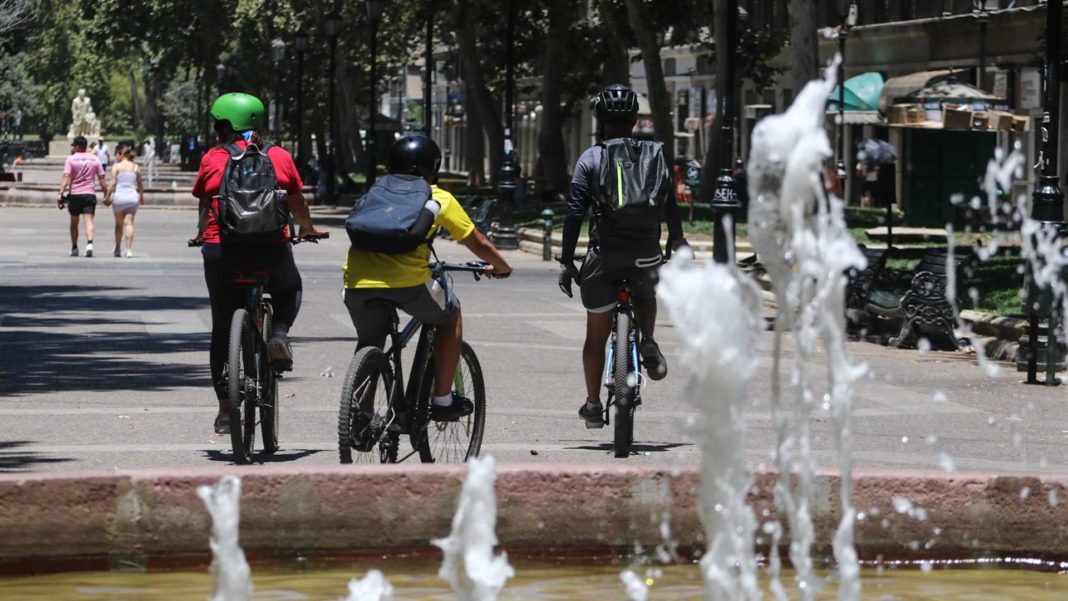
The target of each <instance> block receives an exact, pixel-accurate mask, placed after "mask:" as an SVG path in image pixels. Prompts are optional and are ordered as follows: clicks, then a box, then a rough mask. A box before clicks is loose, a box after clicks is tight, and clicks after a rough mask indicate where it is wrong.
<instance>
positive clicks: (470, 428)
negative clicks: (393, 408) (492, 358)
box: [410, 342, 486, 463]
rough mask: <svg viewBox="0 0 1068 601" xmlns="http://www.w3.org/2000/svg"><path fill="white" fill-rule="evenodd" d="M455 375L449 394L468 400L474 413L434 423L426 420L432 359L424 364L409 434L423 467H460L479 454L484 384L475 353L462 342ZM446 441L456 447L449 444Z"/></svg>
mask: <svg viewBox="0 0 1068 601" xmlns="http://www.w3.org/2000/svg"><path fill="white" fill-rule="evenodd" d="M456 371H457V376H456V378H455V380H454V382H455V383H454V385H453V391H454V392H456V393H457V394H459V395H460V396H464V397H467V398H468V399H470V400H471V402H473V403H474V405H475V410H474V411H473V412H472V413H471V415H468V416H467V417H465V418H462V419H460V420H459V421H455V422H435V421H433V420H431V419H430V401H431V397H432V396H433V391H434V358H433V357H430V358H429V359H428V360H427V363H426V369H425V370H424V371H423V382H422V384H421V385H420V387H419V397H418V399H417V401H416V409H415V414H414V415H413V416H412V427H411V433H410V436H411V437H412V445H413V446H414V447H415V448H416V450H417V451H418V452H419V460H420V461H422V462H423V463H464V462H466V461H467V460H468V459H470V458H471V457H478V455H479V453H480V452H481V450H482V437H483V434H484V433H485V428H486V383H485V381H484V380H483V377H482V366H481V365H480V364H479V362H478V356H477V355H475V349H473V348H471V346H470V345H469V344H467V343H466V342H464V343H462V344H461V346H460V362H459V364H458V365H457V367H456ZM458 388H459V390H457V389H458ZM450 441H455V443H457V444H455V445H452V444H449V443H450Z"/></svg>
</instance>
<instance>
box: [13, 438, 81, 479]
mask: <svg viewBox="0 0 1068 601" xmlns="http://www.w3.org/2000/svg"><path fill="white" fill-rule="evenodd" d="M28 444H30V442H29V441H26V440H8V441H0V472H19V471H24V470H29V469H31V468H32V467H34V466H37V465H42V464H45V463H63V462H66V461H71V459H68V458H65V457H45V456H43V455H41V454H40V453H34V452H32V451H26V450H20V449H19V447H23V446H26V445H28Z"/></svg>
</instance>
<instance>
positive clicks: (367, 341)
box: [342, 134, 512, 421]
mask: <svg viewBox="0 0 1068 601" xmlns="http://www.w3.org/2000/svg"><path fill="white" fill-rule="evenodd" d="M440 168H441V149H439V148H438V145H437V144H435V143H434V141H433V140H431V139H430V138H428V137H426V136H423V135H418V134H415V135H408V136H405V137H403V138H401V139H400V140H398V141H397V142H395V143H394V144H393V146H392V147H391V148H390V149H389V157H388V160H387V169H388V171H389V173H391V174H399V175H416V176H420V177H422V178H423V179H425V180H426V181H427V182H428V183H430V184H431V190H432V194H433V196H432V197H433V199H434V200H435V201H437V203H438V204H439V205H440V206H441V210H440V211H439V212H438V215H437V217H436V218H435V219H434V226H433V227H432V228H431V230H430V236H433V235H434V233H436V232H437V231H438V229H439V228H445V230H446V231H448V232H449V235H451V236H452V238H453V240H456V241H458V242H460V243H461V244H463V245H464V246H466V247H467V248H468V250H470V251H471V252H472V253H474V255H475V256H476V257H478V258H479V259H482V260H483V261H485V262H486V263H488V264H489V265H488V266H487V268H486V276H488V277H492V278H506V277H508V276H509V275H511V273H512V266H511V265H509V264H508V261H507V260H505V258H504V257H503V256H501V253H500V252H499V251H498V250H497V248H496V247H495V246H493V243H492V242H490V241H489V239H487V238H486V237H485V236H484V235H483V234H482V233H481V232H479V231H478V230H476V229H475V225H474V223H472V222H471V218H470V217H468V216H467V212H466V211H464V209H463V207H461V206H460V203H459V202H458V201H457V200H456V197H454V196H453V195H452V194H449V193H448V192H447V191H445V190H442V189H441V188H439V187H438V186H437V185H436V182H437V178H438V170H439V169H440ZM429 261H430V245H429V244H425V245H421V246H419V247H418V248H416V249H415V250H413V251H411V252H408V253H403V254H386V253H378V252H371V251H365V250H360V249H358V248H355V247H350V249H349V254H348V258H347V259H346V261H345V264H344V266H343V267H342V272H343V273H344V278H345V306H346V307H347V308H348V310H349V316H350V317H351V318H352V325H354V326H355V327H356V335H357V336H358V337H359V343H358V345H357V348H363V347H365V346H377V347H379V348H382V347H383V346H384V345H385V343H386V337H387V336H388V335H389V331H390V328H391V327H392V323H393V314H395V311H396V309H397V308H400V309H403V310H404V312H405V313H408V314H409V315H411V316H412V317H414V318H416V319H418V320H419V321H420V322H422V323H426V324H433V325H435V326H437V328H436V331H435V334H434V358H435V361H434V368H435V374H434V376H435V377H434V388H435V390H434V399H433V403H432V405H431V410H430V417H431V418H432V419H434V420H436V421H449V420H455V419H458V418H460V417H464V416H467V415H470V414H471V412H473V411H474V404H473V403H472V402H471V401H470V400H469V399H465V398H463V397H460V396H458V395H456V394H454V393H453V391H452V386H453V374H454V373H455V372H456V365H457V363H458V362H459V360H460V341H461V339H462V336H463V322H462V319H461V316H460V301H459V300H458V299H457V298H456V295H455V294H453V292H452V290H451V289H449V288H448V286H447V285H446V283H445V282H440V281H438V280H434V279H432V278H431V273H430V268H429V267H428V265H427V264H428V262H429Z"/></svg>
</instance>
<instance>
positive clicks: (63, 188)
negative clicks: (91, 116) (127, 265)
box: [58, 136, 106, 257]
mask: <svg viewBox="0 0 1068 601" xmlns="http://www.w3.org/2000/svg"><path fill="white" fill-rule="evenodd" d="M86 146H87V142H86V140H85V137H84V136H76V137H75V138H74V141H73V142H72V143H71V148H73V150H74V151H73V152H72V153H71V155H70V156H69V157H67V162H66V163H64V165H63V180H62V181H61V182H60V184H59V199H58V204H59V208H60V209H62V208H63V207H64V205H67V210H68V211H69V212H70V245H71V249H70V256H72V257H77V256H78V221H79V220H80V218H81V216H82V215H85V238H86V241H87V243H88V244H87V246H86V247H85V256H87V257H91V256H93V234H94V233H95V232H96V225H95V223H94V222H93V216H94V215H95V214H96V184H95V182H94V181H93V178H94V177H95V178H96V179H97V180H99V182H100V189H101V190H105V189H106V188H105V183H104V166H103V165H101V164H100V159H98V158H96V156H95V155H93V154H90V153H88V152H86V151H85V148H86ZM68 186H69V187H70V196H66V195H65V194H66V192H67V187H68Z"/></svg>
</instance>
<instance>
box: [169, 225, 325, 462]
mask: <svg viewBox="0 0 1068 601" xmlns="http://www.w3.org/2000/svg"><path fill="white" fill-rule="evenodd" d="M329 235H330V234H329V233H322V234H316V235H310V234H305V235H303V236H301V237H299V238H298V237H293V238H291V241H292V244H299V243H300V242H302V241H307V242H318V241H319V240H320V239H324V238H328V237H329ZM202 244H203V242H202V241H200V240H190V241H189V246H201V245H202ZM268 281H269V275H268V272H267V271H266V270H258V269H250V270H244V269H239V270H234V271H233V272H231V274H230V283H231V284H232V285H233V286H235V287H236V288H240V289H242V290H243V292H244V294H245V306H244V307H241V308H238V309H236V310H234V314H233V317H232V318H231V320H230V344H229V352H228V354H227V362H226V366H225V367H224V368H223V377H224V378H226V386H227V390H228V394H229V406H230V443H231V446H232V448H233V451H234V463H237V464H239V465H247V464H249V463H252V458H253V453H254V450H255V443H256V425H257V423H258V424H259V426H260V433H261V434H262V436H263V453H264V454H267V455H271V454H273V453H274V452H275V451H277V450H278V380H280V379H282V372H281V371H279V370H277V369H275V368H274V366H273V365H271V362H270V359H269V358H268V356H267V342H268V340H270V336H271V332H272V331H273V328H274V309H273V307H272V306H271V299H270V297H268V296H265V295H264V292H265V290H264V289H265V288H266V287H267V283H268ZM257 411H258V412H259V419H258V420H257V418H256V413H257Z"/></svg>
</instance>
